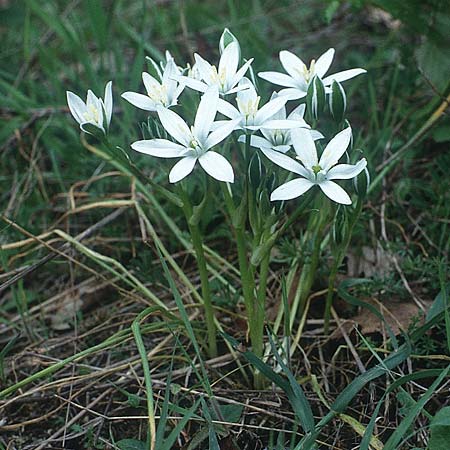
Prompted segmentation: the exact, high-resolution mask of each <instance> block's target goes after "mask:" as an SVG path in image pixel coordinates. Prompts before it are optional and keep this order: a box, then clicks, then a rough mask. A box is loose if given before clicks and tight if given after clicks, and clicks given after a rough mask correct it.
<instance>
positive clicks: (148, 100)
mask: <svg viewBox="0 0 450 450" xmlns="http://www.w3.org/2000/svg"><path fill="white" fill-rule="evenodd" d="M169 56H170V54H169ZM155 68H157V65H155ZM158 73H159V75H160V78H161V81H158V80H156V79H155V78H154V77H152V76H151V75H150V74H149V73H147V72H143V73H142V81H143V82H144V86H145V90H146V91H147V95H143V94H139V93H137V92H124V93H123V94H122V97H123V98H124V99H125V100H127V101H128V102H130V103H131V104H132V105H134V106H136V107H138V108H140V109H144V110H145V111H156V110H157V109H158V107H159V106H163V107H165V108H170V107H171V106H175V105H176V104H177V103H178V97H179V96H180V94H181V92H182V91H183V89H184V84H182V83H180V82H179V81H178V80H177V79H176V77H178V76H179V75H180V69H179V68H178V67H177V65H176V64H175V61H174V59H173V58H171V57H168V59H167V63H166V65H165V67H164V70H163V71H162V72H161V71H160V70H158Z"/></svg>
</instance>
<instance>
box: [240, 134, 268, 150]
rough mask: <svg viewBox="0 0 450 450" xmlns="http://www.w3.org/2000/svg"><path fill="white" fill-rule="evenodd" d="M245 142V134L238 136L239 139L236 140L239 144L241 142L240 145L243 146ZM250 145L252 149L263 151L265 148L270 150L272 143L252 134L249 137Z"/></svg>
mask: <svg viewBox="0 0 450 450" xmlns="http://www.w3.org/2000/svg"><path fill="white" fill-rule="evenodd" d="M246 140H247V136H246V135H245V134H243V135H241V136H239V139H238V141H239V142H242V143H244V144H245V141H246ZM250 145H251V146H252V147H256V148H261V149H263V148H267V149H270V148H272V143H271V142H270V141H269V140H267V139H264V138H263V137H261V136H256V135H255V134H252V135H251V136H250Z"/></svg>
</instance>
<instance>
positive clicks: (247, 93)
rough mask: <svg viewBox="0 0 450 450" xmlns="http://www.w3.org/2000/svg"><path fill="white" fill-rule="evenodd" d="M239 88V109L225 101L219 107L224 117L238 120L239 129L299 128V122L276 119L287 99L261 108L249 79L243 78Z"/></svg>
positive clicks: (237, 96)
mask: <svg viewBox="0 0 450 450" xmlns="http://www.w3.org/2000/svg"><path fill="white" fill-rule="evenodd" d="M227 48H228V47H227ZM238 87H239V88H240V90H239V92H238V93H237V95H236V104H237V108H236V107H235V106H233V105H232V104H231V103H229V102H227V101H226V100H223V99H220V100H219V106H218V109H219V112H220V113H222V114H223V115H224V116H226V117H228V118H230V119H233V120H238V126H237V128H245V129H248V130H251V131H256V130H260V129H263V128H265V129H273V130H281V129H289V128H295V127H298V126H299V122H298V120H287V119H286V118H285V119H284V120H280V119H277V118H276V114H277V113H278V112H279V111H280V110H281V109H282V108H283V107H284V105H285V104H286V102H287V101H288V98H287V97H281V96H279V97H276V98H272V99H271V100H270V101H268V102H267V103H266V104H265V105H263V106H262V107H260V101H261V97H260V96H259V95H258V93H257V92H256V89H255V86H253V83H252V82H251V81H250V80H249V79H248V78H243V79H242V80H241V81H240V82H239V86H238ZM216 123H217V122H216ZM219 123H220V121H219Z"/></svg>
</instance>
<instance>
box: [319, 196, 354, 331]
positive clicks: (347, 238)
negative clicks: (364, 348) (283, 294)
mask: <svg viewBox="0 0 450 450" xmlns="http://www.w3.org/2000/svg"><path fill="white" fill-rule="evenodd" d="M362 206H363V198H362V197H361V196H359V197H358V201H357V203H356V206H355V210H354V211H353V215H352V219H351V221H350V224H349V227H348V230H347V234H346V235H345V237H344V240H343V242H342V243H341V245H340V247H339V249H338V251H337V255H336V258H335V260H334V264H333V267H332V268H331V273H330V277H329V278H328V291H327V298H326V302H325V313H324V316H323V319H324V325H323V327H324V332H325V334H328V331H329V329H330V319H331V306H332V304H333V293H334V285H335V282H336V276H337V273H338V271H339V267H341V264H342V261H343V260H344V257H345V254H346V253H347V248H348V246H349V244H350V239H351V237H352V233H353V228H354V227H355V224H356V222H357V221H358V218H359V216H360V214H361V211H362Z"/></svg>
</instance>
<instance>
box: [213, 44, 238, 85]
mask: <svg viewBox="0 0 450 450" xmlns="http://www.w3.org/2000/svg"><path fill="white" fill-rule="evenodd" d="M239 53H240V52H239V44H238V43H237V42H230V43H229V44H228V45H227V46H226V47H225V49H224V50H223V52H222V55H221V57H220V61H219V68H218V71H219V75H220V74H222V73H223V74H224V75H225V79H226V80H227V81H229V82H230V84H231V81H233V80H234V76H235V75H236V71H237V68H238V64H239ZM227 84H228V83H227ZM228 87H229V88H231V87H232V86H231V85H230V86H228Z"/></svg>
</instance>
